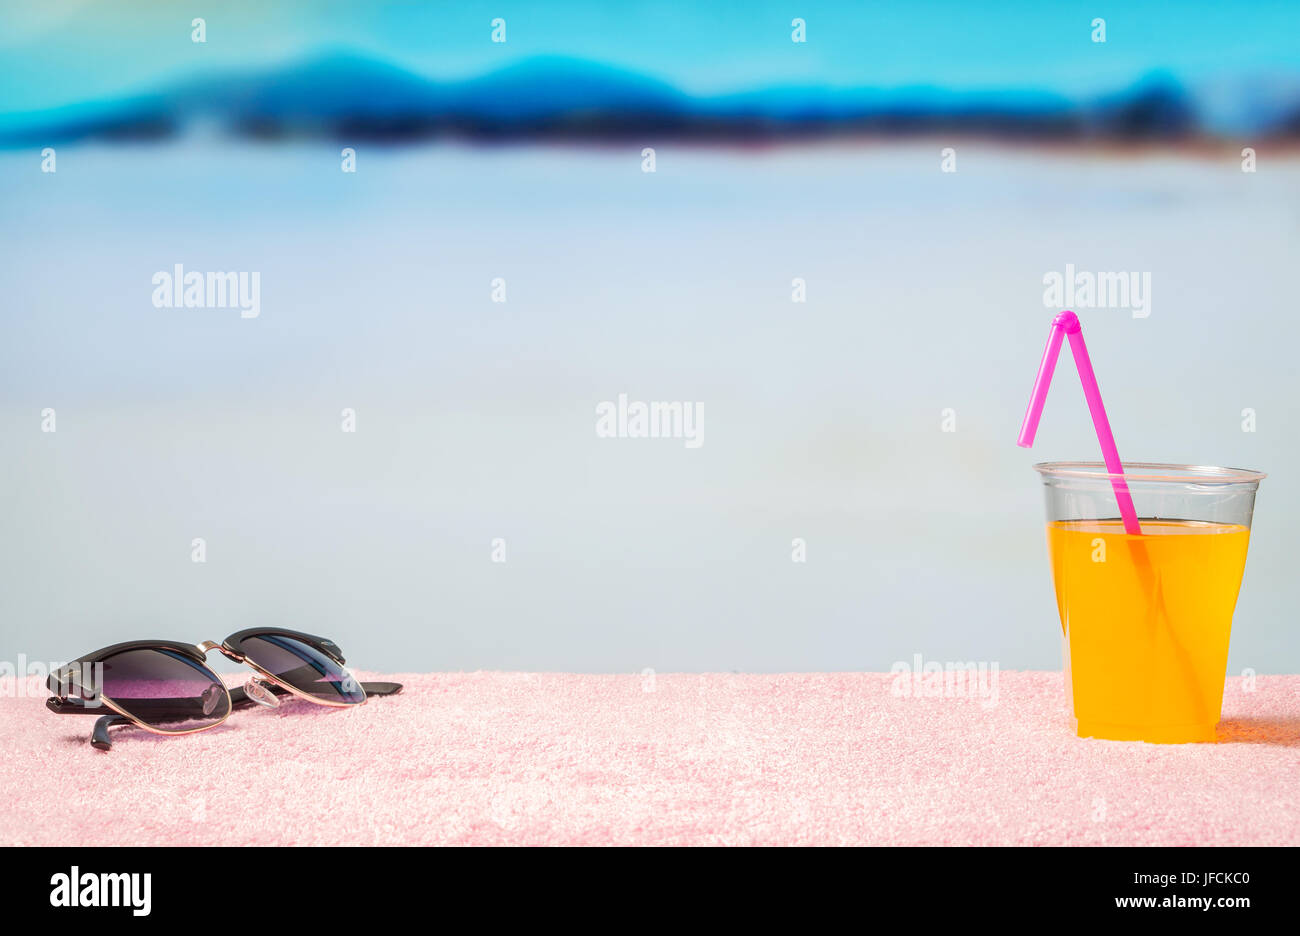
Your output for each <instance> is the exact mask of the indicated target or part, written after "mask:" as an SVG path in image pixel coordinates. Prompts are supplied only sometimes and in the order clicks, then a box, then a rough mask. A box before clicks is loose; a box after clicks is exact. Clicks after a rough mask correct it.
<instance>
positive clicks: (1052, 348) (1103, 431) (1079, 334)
mask: <svg viewBox="0 0 1300 936" xmlns="http://www.w3.org/2000/svg"><path fill="white" fill-rule="evenodd" d="M1066 335H1069V336H1070V350H1071V351H1073V352H1074V364H1075V367H1077V368H1078V370H1079V380H1080V382H1081V383H1082V384H1083V397H1084V399H1086V400H1087V401H1088V412H1090V413H1092V424H1093V426H1094V427H1095V428H1096V430H1097V441H1098V442H1100V443H1101V457H1102V459H1103V460H1104V461H1105V462H1106V471H1107V472H1108V473H1109V474H1110V476H1111V478H1110V483H1111V486H1112V487H1113V488H1114V489H1115V500H1116V502H1118V504H1119V513H1120V516H1121V517H1123V518H1124V532H1125V533H1131V534H1133V535H1134V536H1141V535H1142V527H1141V525H1139V524H1138V518H1137V510H1136V509H1135V508H1134V506H1133V498H1132V497H1130V496H1129V493H1128V484H1126V483H1125V481H1124V464H1123V462H1121V461H1120V460H1119V450H1118V449H1117V448H1115V436H1114V435H1112V434H1111V431H1110V421H1109V420H1108V419H1107V418H1106V407H1104V406H1102V404H1101V390H1100V388H1098V386H1097V375H1096V374H1094V373H1093V372H1092V361H1091V360H1090V359H1089V358H1088V346H1087V345H1085V344H1084V343H1083V329H1082V328H1081V327H1080V326H1079V317H1078V316H1077V315H1075V314H1074V313H1073V312H1069V311H1066V312H1062V313H1061V314H1060V315H1058V316H1057V317H1056V318H1054V319H1052V330H1051V331H1050V332H1048V334H1047V348H1046V349H1045V350H1044V351H1043V362H1042V363H1041V364H1039V365H1038V378H1037V379H1036V380H1035V381H1034V392H1033V395H1032V396H1031V397H1030V398H1029V409H1028V410H1026V411H1025V421H1024V422H1023V423H1021V425H1020V438H1019V439H1017V440H1016V444H1017V445H1019V446H1020V447H1021V448H1029V447H1030V446H1032V445H1033V444H1034V433H1036V432H1037V431H1038V420H1039V417H1041V416H1042V415H1043V404H1044V403H1045V402H1046V401H1047V388H1048V387H1049V386H1050V385H1051V383H1052V371H1054V370H1056V358H1057V357H1058V356H1059V355H1060V353H1061V341H1062V339H1063V338H1064V336H1066Z"/></svg>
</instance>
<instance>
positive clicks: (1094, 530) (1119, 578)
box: [1035, 462, 1264, 743]
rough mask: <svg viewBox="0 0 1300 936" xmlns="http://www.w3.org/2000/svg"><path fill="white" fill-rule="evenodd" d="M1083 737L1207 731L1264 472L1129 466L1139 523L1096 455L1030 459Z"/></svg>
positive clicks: (1216, 708) (1157, 737) (1172, 737)
mask: <svg viewBox="0 0 1300 936" xmlns="http://www.w3.org/2000/svg"><path fill="white" fill-rule="evenodd" d="M1035 467H1036V468H1037V469H1038V471H1039V472H1040V473H1041V475H1042V479H1043V482H1044V485H1045V489H1046V493H1047V512H1048V523H1047V546H1048V553H1049V556H1050V558H1051V566H1052V580H1053V583H1054V585H1055V587H1056V603H1057V608H1058V611H1059V613H1060V619H1061V631H1062V640H1063V642H1064V643H1063V646H1064V656H1065V661H1066V672H1065V675H1066V686H1067V691H1068V692H1069V694H1070V698H1071V700H1072V705H1073V710H1074V717H1075V721H1076V728H1077V733H1078V735H1079V736H1080V737H1095V738H1108V739H1112V740H1120V741H1151V742H1166V743H1168V742H1184V741H1213V740H1214V737H1215V735H1214V726H1215V723H1216V722H1218V720H1219V713H1220V708H1221V706H1222V703H1223V680H1224V675H1225V672H1226V669H1227V663H1228V639H1229V635H1230V634H1231V631H1232V612H1233V609H1234V608H1235V606H1236V603H1237V593H1238V591H1239V590H1240V587H1241V579H1242V573H1243V571H1244V570H1245V566H1246V549H1247V546H1248V545H1249V542H1250V522H1251V517H1252V514H1253V510H1254V502H1255V491H1256V488H1257V487H1258V485H1259V481H1260V479H1261V478H1263V477H1264V475H1263V474H1261V473H1259V472H1253V471H1242V470H1240V469H1231V468H1206V467H1194V466H1187V465H1154V464H1133V463H1130V464H1128V465H1125V473H1124V476H1123V477H1124V482H1125V486H1126V488H1127V491H1128V493H1129V495H1130V496H1131V498H1132V501H1133V504H1134V505H1135V510H1136V513H1137V516H1138V518H1139V522H1140V527H1141V531H1142V532H1141V533H1140V534H1133V533H1129V532H1128V531H1127V530H1126V529H1125V525H1124V522H1123V520H1122V519H1120V518H1119V517H1117V516H1116V514H1117V513H1118V510H1117V507H1116V503H1115V498H1114V489H1113V486H1112V483H1111V482H1112V478H1111V475H1110V473H1108V472H1107V471H1106V466H1105V465H1103V464H1099V463H1095V462H1093V463H1085V462H1057V463H1049V464H1042V465H1036V466H1035Z"/></svg>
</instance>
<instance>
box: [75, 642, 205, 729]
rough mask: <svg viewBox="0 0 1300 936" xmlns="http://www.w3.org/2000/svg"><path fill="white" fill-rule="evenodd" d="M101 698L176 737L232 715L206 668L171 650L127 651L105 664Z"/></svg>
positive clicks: (109, 659)
mask: <svg viewBox="0 0 1300 936" xmlns="http://www.w3.org/2000/svg"><path fill="white" fill-rule="evenodd" d="M101 691H102V692H103V694H104V696H105V698H107V699H109V700H110V701H112V702H113V703H114V704H115V705H117V707H118V708H120V709H121V710H122V711H124V712H126V713H127V714H128V715H131V716H133V717H135V718H138V719H139V720H140V721H142V722H144V723H145V724H146V725H148V726H149V727H150V728H156V729H158V730H159V731H166V732H175V733H177V734H180V733H182V732H186V731H194V730H196V729H198V728H210V727H211V726H213V725H215V724H217V723H218V722H220V721H221V720H222V719H223V718H225V717H226V716H227V715H229V714H230V696H229V694H228V693H227V692H226V687H225V686H224V685H223V684H222V682H221V680H220V679H219V678H218V677H217V675H216V674H215V673H213V672H212V671H211V670H210V669H208V668H207V667H206V666H204V665H203V664H202V663H199V662H197V661H195V660H192V659H190V658H189V657H187V656H185V654H183V653H177V652H176V651H174V650H161V649H145V650H126V651H124V652H122V653H118V654H114V655H113V656H111V657H109V658H108V659H107V660H105V661H104V671H103V685H102V687H101Z"/></svg>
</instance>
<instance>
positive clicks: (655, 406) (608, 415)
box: [596, 393, 704, 449]
mask: <svg viewBox="0 0 1300 936" xmlns="http://www.w3.org/2000/svg"><path fill="white" fill-rule="evenodd" d="M596 437H597V438H600V439H683V440H685V444H686V447H687V448H688V449H695V448H699V447H700V446H701V445H703V444H704V404H703V403H691V402H683V401H681V400H673V401H655V402H650V403H645V402H642V401H640V400H632V401H629V400H628V398H627V394H626V393H620V394H619V395H618V401H617V402H615V401H613V400H602V401H601V402H600V403H598V404H596Z"/></svg>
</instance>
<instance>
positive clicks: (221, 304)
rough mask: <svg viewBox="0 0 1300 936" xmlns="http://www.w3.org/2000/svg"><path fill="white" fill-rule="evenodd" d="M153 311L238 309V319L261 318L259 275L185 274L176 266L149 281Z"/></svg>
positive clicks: (239, 273) (192, 272)
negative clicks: (152, 288) (151, 288)
mask: <svg viewBox="0 0 1300 936" xmlns="http://www.w3.org/2000/svg"><path fill="white" fill-rule="evenodd" d="M152 283H153V286H154V290H153V305H154V308H155V309H238V310H239V316H240V318H246V319H253V318H257V317H258V316H259V315H261V314H262V274H261V273H258V272H252V273H249V272H247V271H245V272H232V273H212V272H210V273H200V272H198V271H197V270H191V271H189V272H188V273H187V272H185V267H184V266H183V265H182V264H179V263H178V264H176V265H175V266H174V267H172V269H171V272H168V271H167V270H159V271H158V272H157V273H155V274H154V275H153V280H152Z"/></svg>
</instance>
